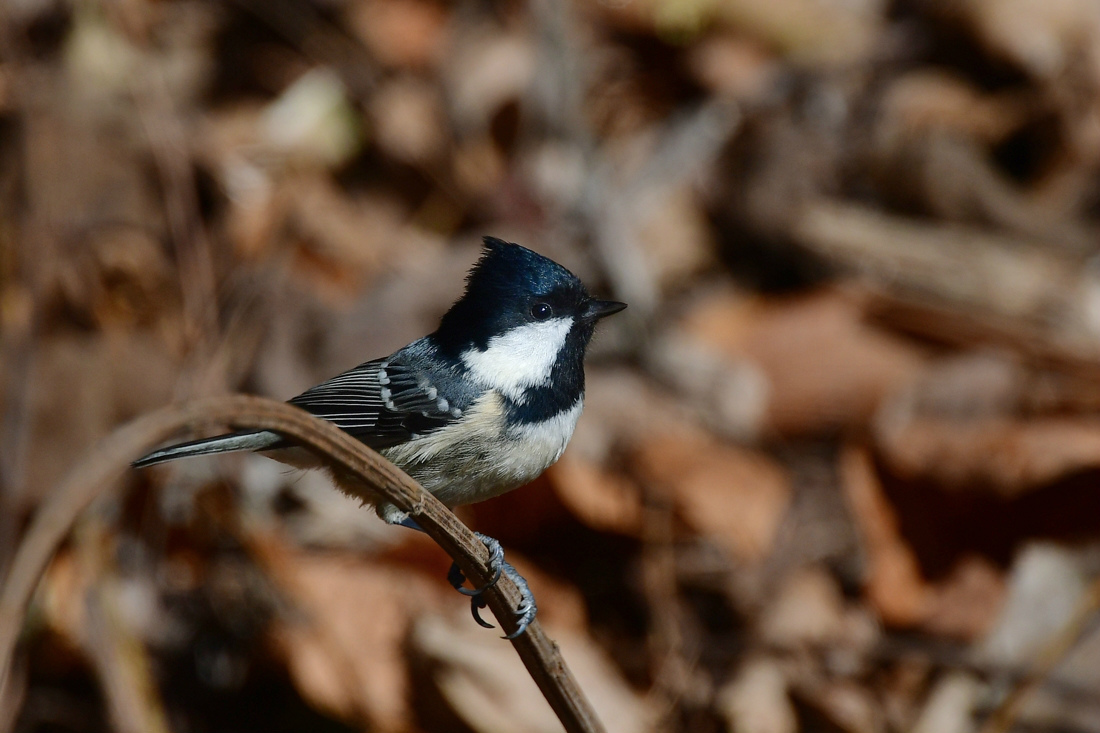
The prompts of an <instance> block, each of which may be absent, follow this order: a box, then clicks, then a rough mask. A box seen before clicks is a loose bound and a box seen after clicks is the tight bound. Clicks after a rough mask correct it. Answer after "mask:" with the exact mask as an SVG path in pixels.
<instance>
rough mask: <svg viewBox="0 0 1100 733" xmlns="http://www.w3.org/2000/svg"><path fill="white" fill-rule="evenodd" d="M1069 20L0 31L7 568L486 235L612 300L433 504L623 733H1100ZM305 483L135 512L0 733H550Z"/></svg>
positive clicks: (123, 1) (277, 4)
mask: <svg viewBox="0 0 1100 733" xmlns="http://www.w3.org/2000/svg"><path fill="white" fill-rule="evenodd" d="M1098 232H1100V4H1098V3H1097V2H1096V0H768V1H767V2H759V1H758V0H602V1H601V2H591V3H588V2H572V3H569V2H555V1H554V0H530V1H529V2H521V1H519V0H515V1H510V0H502V1H500V2H474V1H472V0H471V1H469V2H454V3H448V2H436V1H435V0H156V1H154V0H4V2H3V3H2V4H0V409H2V411H3V422H2V426H0V568H6V567H7V565H8V564H9V563H10V560H11V557H12V553H13V552H14V550H15V548H16V546H17V545H18V543H19V540H20V537H21V534H22V532H23V531H24V529H25V527H26V525H27V522H28V521H29V518H30V517H31V516H32V515H33V513H34V512H35V510H36V508H39V507H41V506H42V505H43V503H44V502H48V501H49V500H50V499H49V497H50V493H51V490H52V488H53V487H54V486H55V485H56V483H57V481H58V480H59V478H60V477H61V476H62V475H63V474H64V473H65V472H66V471H67V470H69V469H70V468H71V467H72V466H73V465H74V464H75V463H76V462H77V460H78V459H79V457H80V456H81V455H83V454H85V453H86V452H87V451H88V450H90V449H91V446H92V445H93V444H94V443H95V441H96V440H97V439H99V438H101V437H102V436H104V435H106V434H107V433H109V432H110V431H111V429H112V428H113V427H115V426H117V425H119V424H120V423H122V422H124V421H126V420H128V419H131V418H133V417H135V416H137V415H140V414H143V413H146V412H148V411H151V410H153V409H155V408H157V407H159V406H162V405H164V404H167V403H169V402H172V401H178V400H185V399H189V398H194V397H199V396H207V395H212V394H220V393H229V392H251V393H257V394H264V395H269V396H272V397H276V398H282V399H286V398H289V397H291V396H293V395H295V394H297V393H298V392H300V391H301V390H303V389H304V388H306V387H308V386H310V385H312V384H314V383H316V382H318V381H320V380H322V379H324V378H327V377H329V376H332V375H334V374H336V373H337V372H339V371H342V370H344V369H347V368H350V367H352V366H354V365H356V364H358V363H360V362H362V361H365V360H367V359H370V358H374V357H377V356H380V355H384V354H387V353H390V352H391V351H392V350H393V349H395V348H397V347H399V346H402V345H404V344H405V343H407V342H408V341H410V340H412V339H413V338H416V337H418V336H420V335H423V334H424V333H427V332H428V331H430V330H432V329H433V328H434V327H435V324H436V322H437V319H438V317H439V316H440V315H441V314H442V313H443V312H444V310H445V309H446V308H447V306H448V305H449V304H450V303H451V302H452V300H453V299H454V298H455V297H457V296H458V294H459V293H460V292H461V288H462V277H463V275H464V273H465V272H466V270H467V268H468V267H469V266H470V265H471V263H472V262H473V261H474V260H475V258H476V256H477V251H478V247H479V241H480V237H481V236H482V235H484V234H492V235H495V236H499V237H502V238H505V239H508V240H510V241H517V242H520V243H522V244H524V245H526V246H529V247H531V248H533V249H535V250H537V251H539V252H541V253H543V254H546V255H548V256H550V257H552V258H554V259H556V260H558V261H560V262H562V263H563V264H565V265H566V266H567V267H569V268H571V269H572V270H573V271H574V272H576V273H577V274H578V275H579V276H580V277H581V278H582V279H583V280H584V281H585V282H586V283H587V284H588V286H589V288H590V289H591V290H592V291H593V292H595V293H597V294H599V295H601V296H604V297H608V298H615V299H618V300H624V301H626V302H628V303H629V304H630V308H629V309H628V310H627V311H625V312H624V313H623V314H621V315H620V316H616V317H615V318H613V319H609V320H608V321H606V322H605V323H604V324H602V325H601V328H600V332H599V333H598V334H597V338H596V341H595V342H594V345H593V349H592V351H591V352H590V353H591V355H590V359H589V363H588V370H587V374H588V400H587V405H586V410H585V413H584V416H583V417H582V419H581V422H580V425H579V427H578V429H577V433H576V435H575V437H574V440H573V442H572V444H571V447H570V448H569V450H568V451H567V453H566V454H565V456H564V457H563V458H562V459H561V461H560V462H559V463H558V464H557V465H556V466H554V467H553V468H552V469H551V470H549V471H548V472H547V473H546V474H545V475H544V476H543V477H541V478H540V479H539V480H538V481H536V482H535V483H534V484H532V485H530V486H528V487H525V488H523V489H521V490H518V491H516V492H513V493H511V494H509V495H506V496H504V497H501V498H499V499H496V500H493V501H491V502H486V503H484V504H480V505H477V506H474V507H470V508H468V509H466V510H462V511H461V515H462V517H463V518H464V519H465V520H466V521H467V522H468V523H469V524H471V525H472V526H473V527H474V528H476V529H478V530H481V531H483V532H486V533H488V534H490V535H493V536H495V537H498V538H500V539H501V540H502V541H503V543H504V545H505V547H506V548H507V552H508V556H509V558H510V560H511V561H512V562H513V563H515V564H516V566H517V567H518V569H519V570H520V571H521V572H522V573H523V574H524V575H526V577H527V578H528V579H529V580H530V582H531V585H532V588H533V590H534V593H535V595H536V596H537V598H538V601H539V608H540V615H539V617H540V619H541V620H542V622H543V623H544V625H545V627H546V629H547V631H548V633H549V634H550V635H551V636H552V637H553V638H555V639H556V640H557V641H559V642H560V644H561V647H562V650H563V653H564V656H565V658H566V660H567V662H568V664H569V665H570V666H571V667H572V669H573V670H574V671H575V672H576V675H577V677H578V678H579V680H580V682H581V684H582V686H583V687H584V689H585V691H586V692H587V694H588V695H589V696H590V697H591V699H592V701H593V703H594V704H595V706H596V708H597V710H599V711H600V714H601V716H602V717H603V719H604V721H605V723H606V724H607V726H608V728H609V729H610V730H612V731H621V732H624V733H634V732H643V731H691V732H700V733H708V732H710V731H739V732H749V733H794V732H795V731H829V732H832V731H843V732H845V733H878V732H886V731H915V732H916V733H967V732H969V731H979V730H982V731H1007V730H1018V731H1061V732H1077V731H1100V692H1098V691H1100V629H1098V625H1097V624H1096V623H1094V621H1095V619H1096V616H1097V606H1098V605H1100V585H1098V584H1097V580H1096V579H1097V577H1098V574H1100V542H1098V540H1100V490H1098V489H1100V419H1098V412H1100V259H1098V258H1097V255H1098V252H1100V238H1098ZM448 565H449V559H448V558H447V557H446V556H445V555H444V554H443V553H442V551H441V550H439V549H438V548H436V547H435V546H434V545H433V544H432V543H431V542H430V541H429V540H427V539H426V538H424V537H420V536H416V535H415V534H414V533H411V532H408V531H405V530H402V529H400V528H391V527H387V526H384V525H383V524H382V522H381V521H380V520H378V519H377V518H376V517H374V516H373V514H372V513H371V512H369V511H367V510H365V509H361V508H359V507H358V506H357V505H356V504H355V502H353V501H350V500H348V499H346V498H345V497H343V496H342V495H340V494H338V493H337V492H335V491H334V490H333V489H332V488H331V486H330V484H329V483H328V481H327V480H326V479H325V477H324V476H323V475H322V474H320V473H315V474H305V473H301V472H294V471H290V470H288V469H285V468H284V467H282V466H280V465H278V464H275V463H273V462H270V461H266V460H265V459H262V458H256V457H251V456H229V457H224V458H222V459H218V460H214V459H201V460H192V461H186V462H181V463H179V464H173V465H170V466H164V467H161V468H157V469H155V470H149V471H143V472H134V473H132V474H131V475H130V476H129V477H128V478H127V480H126V483H125V486H122V487H120V489H119V491H117V492H115V493H114V494H113V495H112V496H111V497H109V498H107V499H105V500H103V501H100V502H98V503H97V504H96V505H95V506H94V507H93V509H91V510H89V511H88V512H86V513H85V514H84V515H83V517H82V519H81V521H80V524H79V526H78V527H77V529H76V531H74V533H73V534H72V535H71V537H70V539H69V541H68V542H67V543H66V546H65V547H64V549H63V551H62V552H61V553H60V554H59V555H58V556H57V557H56V558H55V560H54V562H53V563H52V565H51V566H50V568H49V570H48V572H47V574H46V575H45V576H44V578H43V580H42V583H41V585H40V587H39V590H38V593H37V595H36V597H35V601H34V604H33V607H32V609H31V613H30V616H29V617H28V620H27V624H26V626H25V629H24V636H23V644H22V654H21V656H20V661H19V665H18V668H17V671H16V685H15V689H14V690H13V692H12V695H11V697H10V699H8V700H5V701H0V728H2V727H5V726H7V727H9V729H12V730H15V731H19V732H20V733H31V732H35V733H45V732H47V731H48V732H51V733H52V732H56V733H68V732H72V733H94V732H98V731H126V732H134V733H138V732H141V733H149V732H152V733H159V732H161V731H165V732H168V731H172V732H174V733H188V732H195V733H206V732H211V733H214V732H222V731H225V732H235V731H271V732H275V733H279V732H282V731H304V730H309V731H332V732H334V733H335V732H338V731H386V732H400V731H409V732H416V731H423V732H424V733H433V732H435V731H472V732H481V731H486V732H488V731H514V732H520V733H524V732H527V731H532V732H534V731H540V732H541V731H555V730H560V727H559V724H558V723H557V722H556V721H555V720H554V718H553V717H552V715H551V713H550V710H549V708H548V707H547V706H546V705H545V703H544V702H543V701H542V699H541V696H540V695H539V693H538V691H537V689H536V688H535V685H534V683H533V682H532V681H531V680H530V679H529V677H528V676H527V675H526V673H525V672H524V671H523V670H522V668H521V666H520V663H519V661H518V659H517V657H516V656H515V653H514V651H513V650H512V648H511V647H510V645H509V644H507V643H505V642H502V641H500V640H499V639H498V638H497V637H498V634H496V633H494V632H490V631H486V630H483V629H480V628H478V627H476V626H475V625H474V623H473V621H472V620H471V619H470V618H469V612H468V605H467V603H466V601H465V599H464V598H462V597H460V596H458V595H457V594H456V593H454V591H453V590H451V589H450V587H449V586H448V585H447V584H446V582H445V580H444V574H445V571H446V568H447V567H448Z"/></svg>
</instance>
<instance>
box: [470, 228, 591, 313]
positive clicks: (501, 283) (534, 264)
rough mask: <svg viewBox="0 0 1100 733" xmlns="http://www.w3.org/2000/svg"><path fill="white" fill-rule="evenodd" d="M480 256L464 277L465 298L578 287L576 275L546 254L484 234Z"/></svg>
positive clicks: (549, 291)
mask: <svg viewBox="0 0 1100 733" xmlns="http://www.w3.org/2000/svg"><path fill="white" fill-rule="evenodd" d="M483 242H484V248H483V249H482V252H481V258H480V259H479V260H478V261H477V263H476V264H475V265H474V267H473V269H471V270H470V274H469V275H467V276H466V294H465V295H464V296H463V298H464V299H466V298H469V297H471V296H474V297H490V298H493V297H496V298H500V297H508V296H509V295H526V294H530V293H540V294H546V293H551V292H553V291H554V290H556V289H558V288H570V287H580V280H578V279H577V277H576V275H574V274H573V273H571V272H570V271H569V270H567V269H565V268H564V267H562V266H561V265H559V264H558V263H557V262H554V261H553V260H552V259H550V258H549V257H543V256H542V255H540V254H539V253H537V252H532V251H531V250H529V249H527V248H526V247H521V246H520V245H518V244H513V243H511V242H505V241H504V240H503V239H497V238H496V237H484V238H483Z"/></svg>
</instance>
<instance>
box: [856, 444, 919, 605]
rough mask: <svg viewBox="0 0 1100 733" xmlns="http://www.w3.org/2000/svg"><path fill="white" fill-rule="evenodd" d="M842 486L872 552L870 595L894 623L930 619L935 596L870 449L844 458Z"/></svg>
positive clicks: (867, 583) (866, 584)
mask: <svg viewBox="0 0 1100 733" xmlns="http://www.w3.org/2000/svg"><path fill="white" fill-rule="evenodd" d="M840 470H841V486H842V488H843V489H844V494H845V498H846V499H847V501H848V506H849V509H850V510H851V512H852V516H853V518H854V519H855V522H856V526H857V528H858V530H859V533H860V536H861V539H862V541H863V549H864V552H865V553H866V554H867V570H866V572H865V577H864V592H865V593H866V596H867V600H868V602H869V603H870V604H871V606H872V607H873V608H874V609H875V611H876V612H877V613H878V614H879V616H880V617H881V618H882V620H883V621H884V622H886V623H887V624H889V625H897V626H912V625H914V624H918V623H920V622H921V621H923V620H924V619H925V618H927V616H928V613H929V609H930V608H931V603H932V602H933V598H932V595H931V589H930V588H929V587H928V585H927V584H926V583H925V582H924V579H923V578H922V577H921V573H920V565H919V563H918V562H917V558H916V555H914V553H913V550H912V548H910V547H909V545H908V544H907V543H906V542H905V540H904V539H903V538H902V537H901V534H900V532H899V530H898V519H897V516H896V514H895V512H894V508H893V507H892V506H891V505H890V503H889V501H888V500H887V498H886V496H885V495H884V494H883V491H882V485H881V484H880V483H879V480H878V477H877V476H876V475H875V470H874V466H873V464H872V462H871V458H870V456H869V455H868V453H867V451H866V449H863V448H860V447H857V446H849V447H848V448H846V449H845V450H844V453H843V454H842V456H841V463H840Z"/></svg>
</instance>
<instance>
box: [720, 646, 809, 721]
mask: <svg viewBox="0 0 1100 733" xmlns="http://www.w3.org/2000/svg"><path fill="white" fill-rule="evenodd" d="M717 705H718V710H719V713H720V714H721V716H722V717H723V718H724V719H725V721H726V725H727V726H728V727H729V729H730V730H731V731H736V733H796V732H797V731H798V730H799V725H798V714H797V713H796V712H795V709H794V705H793V704H792V703H791V700H790V697H789V696H788V694H787V679H786V677H785V675H784V674H783V669H782V667H781V666H780V665H779V664H778V663H777V662H776V661H775V660H773V659H770V658H768V657H761V658H758V659H752V660H749V661H746V662H745V663H744V664H743V665H742V667H741V669H740V671H738V673H737V676H736V677H734V678H733V679H732V680H730V682H729V683H727V684H726V685H725V686H724V687H723V688H722V689H721V690H719V691H718V695H717Z"/></svg>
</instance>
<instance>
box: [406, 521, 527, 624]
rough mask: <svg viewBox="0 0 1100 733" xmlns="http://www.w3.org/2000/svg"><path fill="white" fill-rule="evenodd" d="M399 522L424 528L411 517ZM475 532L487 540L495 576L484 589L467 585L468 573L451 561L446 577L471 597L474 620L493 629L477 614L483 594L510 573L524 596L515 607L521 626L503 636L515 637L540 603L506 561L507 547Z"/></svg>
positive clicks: (483, 605)
mask: <svg viewBox="0 0 1100 733" xmlns="http://www.w3.org/2000/svg"><path fill="white" fill-rule="evenodd" d="M399 524H400V525H401V526H402V527H408V528H409V529H415V530H416V531H417V532H423V531H424V529H423V528H422V527H421V526H420V525H419V524H417V523H416V520H415V519H413V518H412V517H406V518H405V519H403V520H402V521H401V522H400V523H399ZM474 534H476V535H477V538H478V539H479V540H481V541H482V542H483V543H485V547H486V549H488V550H489V569H490V570H491V571H492V573H493V577H492V579H491V580H490V581H489V582H488V583H486V584H485V585H484V586H482V587H481V588H465V587H463V585H464V584H465V582H466V576H465V575H464V574H463V573H462V570H461V569H460V568H459V567H458V564H457V563H451V569H450V570H449V571H448V572H447V580H448V581H450V583H451V585H452V586H453V587H454V589H455V590H457V591H458V592H459V593H461V594H462V595H465V596H469V597H470V612H471V613H472V614H473V616H474V621H476V622H477V623H478V625H479V626H482V627H484V628H486V629H491V628H494V627H493V625H492V624H491V623H489V622H488V621H486V620H484V619H483V618H481V614H480V613H478V612H479V611H480V609H482V608H485V606H486V603H485V598H484V597H483V596H482V594H483V593H484V592H485V591H486V589H488V588H491V587H493V586H494V585H496V583H497V581H498V580H500V576H501V575H502V574H503V575H507V576H508V579H509V580H511V581H512V582H513V583H515V584H516V587H517V588H519V591H520V596H521V597H522V599H523V600H522V601H521V602H520V604H519V608H517V609H516V615H517V616H518V617H519V618H518V624H519V625H518V627H517V628H516V630H515V631H514V632H512V633H511V634H508V635H507V636H505V637H504V638H505V639H514V638H516V637H517V636H519V635H520V634H522V633H523V632H524V630H526V629H527V625H528V624H530V623H531V621H532V620H534V618H535V614H537V613H538V606H537V605H536V604H535V595H534V594H533V593H532V592H531V588H530V586H528V585H527V581H526V580H525V579H524V577H523V576H522V575H520V574H519V571H518V570H516V569H515V568H514V567H512V565H511V564H510V563H508V562H505V560H504V548H503V547H501V546H500V542H498V541H497V540H495V539H493V538H492V537H490V536H489V535H485V534H482V533H481V532H475V533H474Z"/></svg>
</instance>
